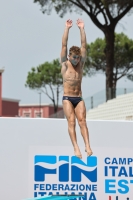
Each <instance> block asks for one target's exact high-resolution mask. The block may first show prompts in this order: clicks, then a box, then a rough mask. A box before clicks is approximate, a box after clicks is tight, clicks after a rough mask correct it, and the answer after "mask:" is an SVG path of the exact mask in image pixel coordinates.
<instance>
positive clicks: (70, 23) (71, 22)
mask: <svg viewBox="0 0 133 200" xmlns="http://www.w3.org/2000/svg"><path fill="white" fill-rule="evenodd" d="M72 25H73V21H72V20H71V19H68V20H67V21H66V27H67V28H71V27H72Z"/></svg>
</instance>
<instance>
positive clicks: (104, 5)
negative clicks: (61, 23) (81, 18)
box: [34, 0, 133, 99]
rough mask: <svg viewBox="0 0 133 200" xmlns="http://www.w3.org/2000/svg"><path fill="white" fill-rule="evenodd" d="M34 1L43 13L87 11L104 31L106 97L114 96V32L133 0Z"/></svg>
mask: <svg viewBox="0 0 133 200" xmlns="http://www.w3.org/2000/svg"><path fill="white" fill-rule="evenodd" d="M34 2H35V3H36V2H39V4H40V5H41V8H42V12H43V13H47V14H50V13H51V11H52V10H53V9H55V10H56V12H57V13H58V14H59V15H60V17H63V16H64V15H65V14H66V13H67V12H72V11H75V12H80V13H82V12H85V13H86V14H87V15H88V17H90V19H91V20H92V22H93V23H94V24H95V25H96V26H97V27H98V28H99V29H100V30H101V31H102V32H103V33H104V35H105V41H106V48H105V56H106V98H107V99H110V98H111V99H112V98H114V92H113V91H114V89H113V87H114V82H113V81H114V78H113V75H114V73H113V68H114V40H115V35H114V32H115V27H116V25H117V23H118V22H119V21H120V20H121V19H122V17H124V16H125V15H126V14H127V13H128V12H129V11H131V8H132V7H133V0H34ZM99 16H100V18H99ZM101 17H102V18H103V20H102V21H101V20H100V19H101Z"/></svg>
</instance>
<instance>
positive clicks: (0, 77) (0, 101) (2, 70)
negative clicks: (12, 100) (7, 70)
mask: <svg viewBox="0 0 133 200" xmlns="http://www.w3.org/2000/svg"><path fill="white" fill-rule="evenodd" d="M3 72H4V69H0V117H1V116H2V73H3Z"/></svg>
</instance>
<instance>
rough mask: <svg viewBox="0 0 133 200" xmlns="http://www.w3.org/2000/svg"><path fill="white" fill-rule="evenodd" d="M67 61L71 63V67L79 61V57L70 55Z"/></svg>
mask: <svg viewBox="0 0 133 200" xmlns="http://www.w3.org/2000/svg"><path fill="white" fill-rule="evenodd" d="M69 61H70V62H71V63H72V65H73V66H76V65H77V64H78V63H79V61H80V55H77V54H74V53H72V54H71V55H69Z"/></svg>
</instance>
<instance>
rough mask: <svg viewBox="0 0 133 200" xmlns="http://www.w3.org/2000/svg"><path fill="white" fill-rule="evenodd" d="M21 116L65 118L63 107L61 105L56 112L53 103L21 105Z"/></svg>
mask: <svg viewBox="0 0 133 200" xmlns="http://www.w3.org/2000/svg"><path fill="white" fill-rule="evenodd" d="M19 117H29V118H38V117H41V118H49V117H51V118H54V117H55V118H58V117H59V118H64V113H63V108H62V106H59V108H58V112H57V114H54V107H53V105H52V104H41V106H40V105H38V104H25V105H19Z"/></svg>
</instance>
